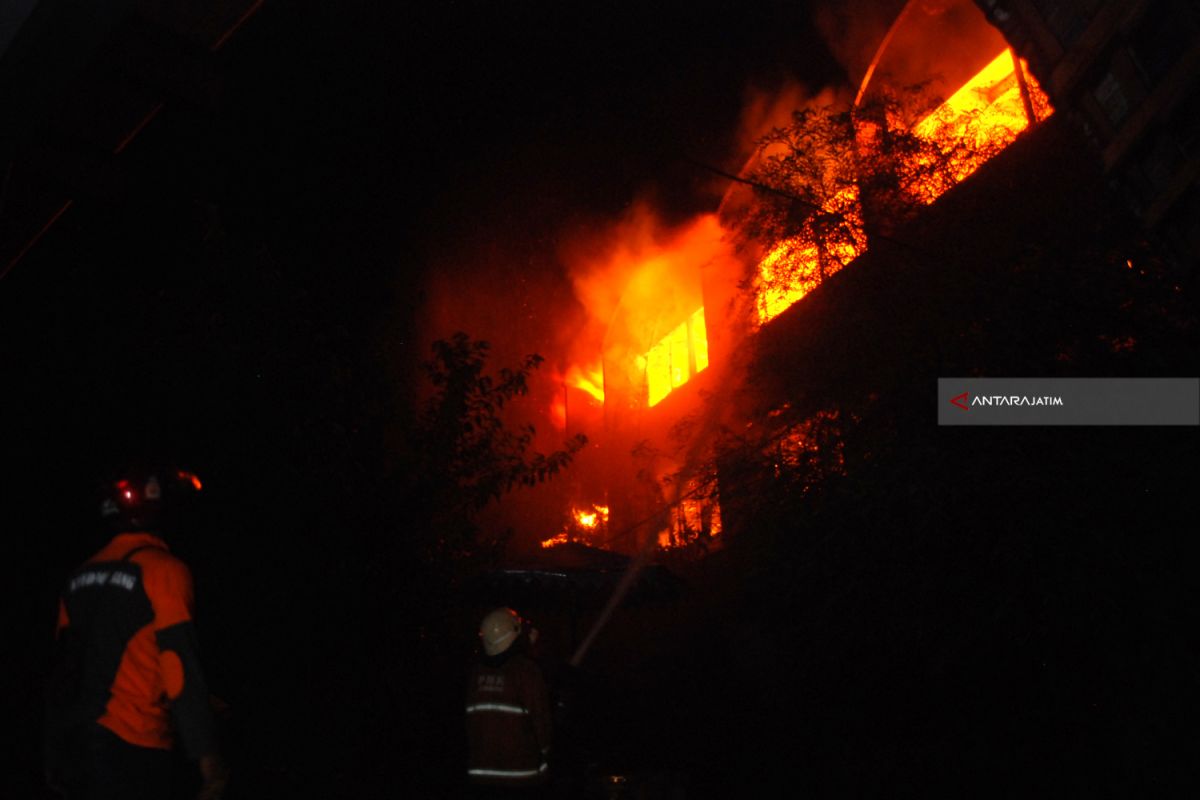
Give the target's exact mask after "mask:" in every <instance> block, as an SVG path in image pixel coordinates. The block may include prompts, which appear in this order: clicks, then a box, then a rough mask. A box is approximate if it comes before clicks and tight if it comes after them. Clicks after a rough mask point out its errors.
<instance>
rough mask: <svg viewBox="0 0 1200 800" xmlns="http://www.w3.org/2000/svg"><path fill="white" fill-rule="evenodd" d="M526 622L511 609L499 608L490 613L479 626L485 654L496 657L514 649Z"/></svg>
mask: <svg viewBox="0 0 1200 800" xmlns="http://www.w3.org/2000/svg"><path fill="white" fill-rule="evenodd" d="M522 624H524V620H522V619H521V615H520V614H518V613H517V612H515V611H513V610H512V609H511V608H497V609H496V610H495V611H491V612H489V613H488V615H487V616H486V617H484V618H483V622H481V623H480V624H479V638H480V639H482V640H483V652H485V653H487V654H488V655H489V656H496V655H500V654H501V653H503V652H504V651H505V650H507V649H508V648H510V647H512V643H513V642H515V641H516V640H517V637H518V636H520V635H521V626H522Z"/></svg>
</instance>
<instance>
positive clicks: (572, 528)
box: [542, 505, 608, 549]
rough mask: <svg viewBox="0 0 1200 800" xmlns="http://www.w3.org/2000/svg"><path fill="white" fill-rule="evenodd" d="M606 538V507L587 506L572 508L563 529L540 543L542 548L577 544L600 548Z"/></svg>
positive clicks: (605, 542)
mask: <svg viewBox="0 0 1200 800" xmlns="http://www.w3.org/2000/svg"><path fill="white" fill-rule="evenodd" d="M607 538H608V506H602V505H589V506H586V507H583V508H578V507H576V508H572V509H571V513H570V518H569V519H568V520H567V524H566V525H565V526H563V529H562V530H561V531H559V532H558V533H557V534H555V535H554V536H551V537H550V538H549V539H545V540H543V541H542V548H543V549H547V548H551V547H558V546H559V545H564V544H568V543H571V542H578V543H581V544H586V545H588V546H590V547H602V546H603V545H605V544H607V541H606V540H607Z"/></svg>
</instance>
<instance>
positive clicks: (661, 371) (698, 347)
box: [637, 308, 708, 406]
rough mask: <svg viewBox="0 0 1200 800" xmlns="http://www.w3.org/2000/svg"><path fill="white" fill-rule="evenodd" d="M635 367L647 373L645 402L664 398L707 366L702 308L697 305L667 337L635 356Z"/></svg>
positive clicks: (656, 401) (706, 333) (706, 339)
mask: <svg viewBox="0 0 1200 800" xmlns="http://www.w3.org/2000/svg"><path fill="white" fill-rule="evenodd" d="M637 366H638V369H639V370H640V371H642V372H643V373H644V374H645V376H646V391H647V397H646V402H647V404H649V405H651V406H654V405H658V403H659V402H661V401H662V399H663V398H664V397H666V396H667V395H669V394H670V393H671V392H672V391H674V390H675V389H676V388H678V387H680V386H682V385H683V384H685V383H687V382H688V380H690V379H691V378H692V377H693V376H695V375H697V374H699V373H700V372H703V371H704V370H705V369H707V368H708V331H707V329H706V328H705V325H704V309H703V308H699V309H697V310H696V311H695V312H693V313H692V315H691V316H690V317H688V318H687V319H686V320H684V321H683V322H681V323H679V325H677V326H676V327H675V329H674V330H672V331H671V332H670V333H668V334H667V335H666V336H664V337H663V338H662V340H660V341H659V342H658V344H656V345H654V346H653V347H651V348H650V351H649V352H648V353H646V355H644V356H638V359H637Z"/></svg>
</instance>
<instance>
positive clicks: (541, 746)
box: [466, 608, 551, 797]
mask: <svg viewBox="0 0 1200 800" xmlns="http://www.w3.org/2000/svg"><path fill="white" fill-rule="evenodd" d="M536 636H537V631H536V630H534V629H533V628H531V627H529V626H528V625H527V624H526V622H525V620H523V619H521V616H520V615H519V614H518V613H517V612H516V611H513V610H512V609H511V608H498V609H496V610H494V611H492V612H490V613H489V614H488V615H487V616H485V617H484V618H483V622H482V623H481V624H480V626H479V638H480V644H481V645H482V648H483V655H482V656H481V658H480V660H479V662H478V664H476V666H475V669H474V671H473V672H472V674H471V677H470V681H469V683H468V686H467V708H466V711H467V744H468V765H467V778H468V780H469V782H470V784H471V786H472V788H473V791H474V796H477V797H490V796H498V797H508V796H514V795H515V796H528V795H538V794H540V793H542V792H544V791H545V787H546V785H547V779H548V777H549V764H548V759H549V756H550V730H551V724H550V697H549V693H548V692H547V689H546V683H545V681H544V680H543V678H542V672H541V669H539V668H538V666H537V664H536V663H534V661H533V659H532V658H531V657H530V654H529V648H530V645H531V644H532V642H533V641H535V640H536Z"/></svg>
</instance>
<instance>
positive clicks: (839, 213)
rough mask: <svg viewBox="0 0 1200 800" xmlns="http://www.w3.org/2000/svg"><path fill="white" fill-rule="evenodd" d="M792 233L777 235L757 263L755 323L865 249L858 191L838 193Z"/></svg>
mask: <svg viewBox="0 0 1200 800" xmlns="http://www.w3.org/2000/svg"><path fill="white" fill-rule="evenodd" d="M831 205H832V206H833V207H832V208H829V209H824V210H823V213H819V214H814V215H813V216H812V217H811V218H810V219H809V221H808V222H806V223H805V225H804V230H803V231H802V232H801V233H800V234H799V235H797V236H792V237H789V238H787V239H782V240H780V241H779V242H777V243H776V245H775V247H773V248H772V249H771V252H769V253H767V255H766V257H765V258H764V259H763V260H762V261H760V262H759V264H758V294H757V297H756V305H757V311H758V323H759V324H760V325H763V324H765V323H767V322H769V321H770V320H772V319H774V318H775V317H777V316H779V315H780V314H781V313H783V312H784V311H786V310H787V309H788V308H789V307H790V306H791V305H792V304H793V303H795V302H796V301H797V300H799V299H800V298H801V297H804V295H806V294H808V293H809V292H811V291H812V290H813V289H815V288H817V286H819V285H820V283H821V281H823V280H825V278H828V277H829V276H830V275H832V274H833V273H835V272H837V271H838V270H840V269H841V268H842V267H844V266H846V265H847V264H849V263H850V262H851V261H853V260H854V259H856V258H858V256H859V255H861V254H862V253H863V252H865V251H866V249H867V235H866V232H865V231H864V230H863V223H862V210H861V209H860V207H859V203H858V191H857V189H855V188H854V187H849V188H847V189H843V190H842V191H840V192H838V194H837V195H836V196H835V198H834V202H833V203H832V204H831Z"/></svg>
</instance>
